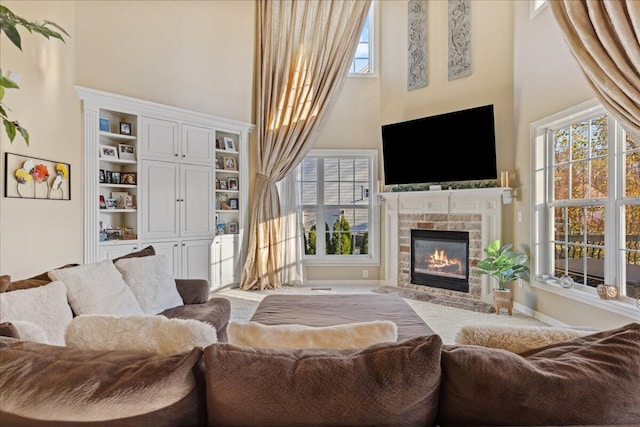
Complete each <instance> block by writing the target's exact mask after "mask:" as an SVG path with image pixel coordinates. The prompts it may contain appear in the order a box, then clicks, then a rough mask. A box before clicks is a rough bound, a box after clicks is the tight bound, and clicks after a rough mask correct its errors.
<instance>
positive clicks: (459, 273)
mask: <svg viewBox="0 0 640 427" xmlns="http://www.w3.org/2000/svg"><path fill="white" fill-rule="evenodd" d="M411 283H413V284H416V285H425V286H431V287H434V288H441V289H449V290H452V291H458V292H469V232H467V231H448V230H419V229H412V230H411Z"/></svg>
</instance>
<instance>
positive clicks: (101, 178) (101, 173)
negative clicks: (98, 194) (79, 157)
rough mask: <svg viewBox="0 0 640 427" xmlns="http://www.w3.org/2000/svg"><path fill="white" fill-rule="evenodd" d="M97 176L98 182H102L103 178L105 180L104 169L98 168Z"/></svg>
mask: <svg viewBox="0 0 640 427" xmlns="http://www.w3.org/2000/svg"><path fill="white" fill-rule="evenodd" d="M98 176H99V180H100V181H99V182H100V184H104V180H105V177H104V169H100V175H98Z"/></svg>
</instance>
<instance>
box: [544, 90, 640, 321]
mask: <svg viewBox="0 0 640 427" xmlns="http://www.w3.org/2000/svg"><path fill="white" fill-rule="evenodd" d="M532 127H533V131H534V135H535V140H534V144H533V146H534V162H535V163H534V165H535V167H534V171H533V174H534V176H533V183H534V198H535V201H534V203H533V209H534V213H533V216H532V218H534V222H533V239H532V241H533V242H534V245H533V247H532V249H533V255H534V256H535V262H534V264H533V268H534V274H537V275H538V280H536V282H546V283H550V284H551V285H554V284H555V280H554V277H556V278H559V277H562V276H568V277H570V278H571V279H572V280H573V283H574V285H573V286H572V287H571V289H563V293H564V294H565V295H567V296H569V297H573V298H576V299H581V298H583V297H584V295H585V293H586V294H589V295H591V296H595V295H596V292H595V288H596V287H597V286H598V285H600V284H611V285H615V286H616V287H617V288H618V298H617V301H618V302H622V303H625V304H627V303H632V302H634V301H635V299H637V298H638V297H639V296H640V138H637V137H634V136H633V135H631V134H628V133H626V132H625V131H624V129H623V128H622V127H621V126H620V124H619V123H618V122H617V121H616V120H615V119H614V118H613V117H612V116H610V115H609V114H607V112H606V111H605V110H604V108H603V107H602V106H600V105H599V104H598V103H596V102H594V101H591V102H589V103H585V104H582V105H580V106H578V107H576V108H573V109H570V110H568V111H565V112H563V113H560V114H558V115H555V116H553V117H550V118H548V119H543V120H541V121H539V122H537V123H535V124H534V125H532ZM543 274H544V275H548V276H551V277H550V278H549V279H546V278H545V279H543V280H541V277H540V275H543ZM596 298H597V297H596ZM596 301H597V300H596ZM628 305H629V306H631V304H628ZM618 309H619V308H614V309H613V310H612V311H617V310H618ZM635 314H637V312H636V313H635Z"/></svg>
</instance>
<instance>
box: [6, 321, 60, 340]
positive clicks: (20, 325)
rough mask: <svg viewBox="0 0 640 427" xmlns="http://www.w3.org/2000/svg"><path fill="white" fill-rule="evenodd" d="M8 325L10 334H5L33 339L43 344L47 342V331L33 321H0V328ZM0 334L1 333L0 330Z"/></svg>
mask: <svg viewBox="0 0 640 427" xmlns="http://www.w3.org/2000/svg"><path fill="white" fill-rule="evenodd" d="M3 325H7V326H9V325H10V328H11V335H9V334H6V335H5V336H10V337H14V338H17V339H19V340H22V341H35V342H39V343H43V344H49V338H48V337H47V333H46V332H45V330H44V329H43V328H42V327H41V326H40V325H36V324H35V323H33V322H29V321H27V320H12V321H11V322H3V323H0V330H5V331H7V330H8V329H6V326H3ZM0 335H3V334H2V333H1V332H0Z"/></svg>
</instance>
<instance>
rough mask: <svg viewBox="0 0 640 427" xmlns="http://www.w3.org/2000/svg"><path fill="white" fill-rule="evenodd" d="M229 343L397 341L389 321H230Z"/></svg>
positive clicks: (282, 345)
mask: <svg viewBox="0 0 640 427" xmlns="http://www.w3.org/2000/svg"><path fill="white" fill-rule="evenodd" d="M227 334H228V336H229V344H234V345H239V346H245V347H260V348H273V349H303V348H331V349H339V350H341V349H359V348H365V347H369V346H370V345H373V344H378V343H383V342H396V341H397V339H398V327H397V325H396V324H395V323H393V322H391V321H389V320H376V321H373V322H359V323H347V324H343V325H334V326H305V325H264V324H262V323H258V322H246V323H238V322H229V325H228V326H227Z"/></svg>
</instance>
